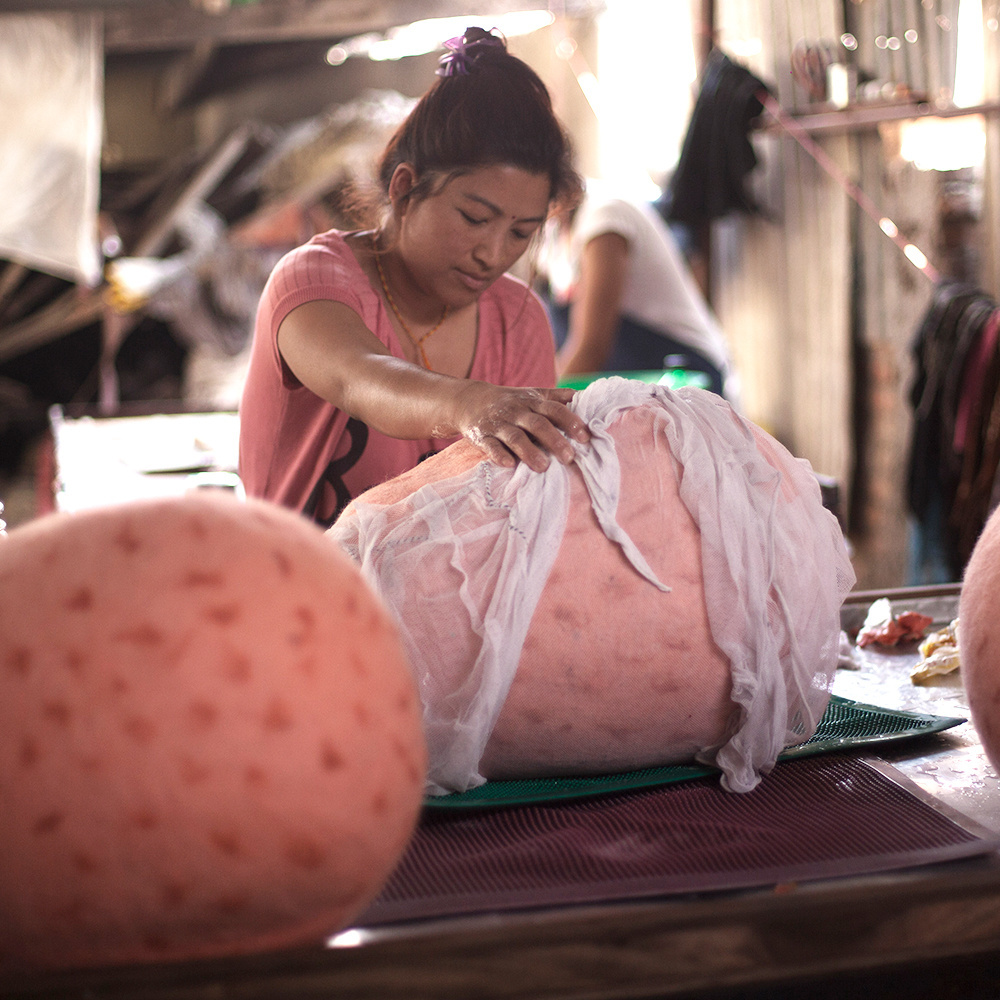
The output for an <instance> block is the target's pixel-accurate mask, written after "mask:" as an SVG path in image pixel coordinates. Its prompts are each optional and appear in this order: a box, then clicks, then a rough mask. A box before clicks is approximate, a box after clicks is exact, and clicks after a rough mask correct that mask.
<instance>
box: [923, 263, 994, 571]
mask: <svg viewBox="0 0 1000 1000" xmlns="http://www.w3.org/2000/svg"><path fill="white" fill-rule="evenodd" d="M996 309H997V305H996V303H995V302H994V300H993V299H992V298H991V297H990V296H988V295H986V294H985V293H984V292H982V291H980V290H979V289H977V288H975V287H973V286H970V285H967V284H963V283H961V282H956V281H953V280H945V281H942V282H940V283H939V284H938V285H937V287H936V288H935V290H934V295H933V298H932V300H931V303H930V305H929V307H928V309H927V311H926V313H925V314H924V317H923V320H922V321H921V324H920V326H919V328H918V330H917V333H916V336H915V338H914V341H913V345H912V353H913V359H914V365H915V375H914V380H913V384H912V386H911V389H910V403H911V405H912V408H913V427H912V432H911V439H910V449H909V459H908V465H907V481H906V500H907V505H908V507H909V510H910V512H911V514H912V515H913V516H914V518H915V520H916V530H917V532H918V533H921V532H922V533H924V534H925V535H933V536H935V537H934V538H933V539H929V540H928V539H925V540H924V541H930V542H932V543H933V544H929V545H925V546H924V548H925V550H931V549H933V550H936V551H939V552H940V553H941V556H942V558H943V560H944V562H945V566H946V569H947V574H948V578H949V579H951V580H959V579H961V575H962V570H963V569H964V566H965V562H966V561H967V559H968V556H969V553H970V551H971V548H970V545H969V539H970V538H973V539H974V538H975V537H977V536H978V533H979V531H980V530H981V528H982V523H983V520H984V514H983V511H982V507H983V503H982V492H983V487H982V486H981V485H979V486H977V488H976V489H973V483H979V482H980V481H981V479H982V465H981V460H982V456H983V454H984V445H982V444H980V443H978V441H979V438H980V437H981V436H982V435H984V434H985V425H986V424H988V423H989V413H990V410H991V407H990V406H989V405H987V406H986V407H985V408H984V400H983V399H978V400H975V401H974V400H972V399H970V398H969V392H970V391H975V392H976V393H977V394H979V393H983V392H985V391H987V390H988V389H989V387H991V386H993V387H995V382H994V379H995V377H996V374H995V373H994V372H993V369H992V361H991V357H989V356H986V357H982V356H980V354H981V350H980V349H981V347H982V346H983V342H982V338H983V337H984V335H987V334H988V332H989V331H990V329H991V322H992V321H993V318H994V314H995V312H996ZM970 358H972V359H974V361H975V364H976V365H977V366H978V372H979V375H978V377H977V378H975V379H971V380H970V378H969V374H970V370H969V361H970ZM998 416H1000V413H998ZM985 447H986V449H987V451H988V445H987V446H985ZM970 448H972V449H973V452H974V454H973V452H970V451H969V449H970ZM994 470H995V466H994ZM992 477H993V473H992V471H991V472H990V473H989V486H990V487H991V485H992ZM987 492H989V489H987ZM973 521H975V522H976V523H972V522H973ZM911 578H912V577H911Z"/></svg>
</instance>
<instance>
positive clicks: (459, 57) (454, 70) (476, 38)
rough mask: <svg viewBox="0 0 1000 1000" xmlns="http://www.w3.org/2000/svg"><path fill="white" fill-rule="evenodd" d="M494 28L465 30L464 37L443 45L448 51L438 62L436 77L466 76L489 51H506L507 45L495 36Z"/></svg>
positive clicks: (499, 36)
mask: <svg viewBox="0 0 1000 1000" xmlns="http://www.w3.org/2000/svg"><path fill="white" fill-rule="evenodd" d="M495 30H496V29H495V28H491V29H490V30H489V31H487V30H486V29H485V28H479V27H472V28H467V29H466V31H465V34H464V35H459V36H457V37H455V38H449V39H448V41H446V42H445V43H444V47H445V48H446V49H447V50H448V51H447V52H445V54H444V55H443V56H441V58H440V59H439V60H438V68H437V75H438V76H466V75H468V73H469V71H470V70H471V69H472V67H473V66H475V64H476V63H477V62H478V61H479V60H480V59H481V58H482V56H483V54H484V53H485V52H487V51H488V50H490V49H502V50H503V51H504V52H506V50H507V43H506V41H505V40H504V38H503V37H502V36H501V35H495V34H493V32H494V31H495Z"/></svg>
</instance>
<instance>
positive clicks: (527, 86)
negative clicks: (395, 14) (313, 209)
mask: <svg viewBox="0 0 1000 1000" xmlns="http://www.w3.org/2000/svg"><path fill="white" fill-rule="evenodd" d="M447 47H448V50H449V51H448V53H447V54H446V55H445V56H444V57H443V58H442V60H441V68H440V69H439V70H438V75H439V79H438V80H437V81H436V82H435V84H434V86H433V87H431V89H430V90H429V91H428V92H427V93H426V94H425V95H424V97H423V98H422V99H421V100H420V101H419V102H418V104H417V106H416V107H415V108H414V110H413V111H412V113H411V114H410V115H409V117H408V118H407V119H406V121H405V122H404V123H403V124H402V126H400V128H399V130H398V131H397V132H396V134H395V135H394V136H393V138H392V139H391V140H390V142H389V144H388V146H387V147H386V150H385V151H384V153H383V156H382V160H381V163H380V165H379V172H378V180H379V185H380V188H381V191H382V194H383V195H384V198H385V200H386V201H387V203H388V212H387V216H386V218H385V220H384V222H383V224H382V225H381V226H379V227H378V228H376V229H374V230H368V231H364V232H350V233H345V232H339V231H330V232H328V233H324V234H322V235H320V236H317V237H315V238H314V239H313V240H311V241H310V242H309V243H307V244H306V245H305V246H303V247H299V248H298V249H296V250H294V251H292V252H291V253H290V254H288V255H287V256H286V257H285V258H283V260H282V261H281V262H280V263H279V264H278V266H277V267H276V268H275V271H274V273H273V274H272V276H271V278H270V279H269V281H268V284H267V287H266V288H265V291H264V294H263V297H262V299H261V303H260V308H259V310H258V315H257V322H256V329H255V334H254V345H253V349H252V355H251V362H250V368H249V371H248V375H247V381H246V385H245V388H244V393H243V397H242V401H241V406H240V422H241V436H240V475H241V478H242V479H243V483H244V486H245V487H246V490H247V492H248V494H250V495H254V496H261V497H265V498H268V499H272V500H274V501H276V502H279V503H282V504H285V505H286V506H290V507H292V508H294V509H296V510H300V511H302V512H303V513H304V514H306V515H307V516H309V517H311V518H312V519H313V520H315V521H316V522H317V523H318V524H320V525H323V526H328V525H330V524H332V522H333V521H334V520H335V519H336V517H337V515H338V513H339V512H340V511H341V510H342V509H343V508H344V507H345V506H346V505H347V503H348V502H349V500H350V499H351V498H352V497H354V496H357V495H358V494H359V493H361V492H362V491H363V490H365V489H367V488H368V487H369V486H372V485H375V484H377V483H380V482H383V481H384V480H386V479H389V478H391V477H393V476H396V475H399V474H400V473H402V472H405V471H406V470H408V469H410V468H412V467H413V466H415V465H416V464H417V463H418V462H419V461H420V460H421V459H422V458H424V457H426V456H427V455H429V454H433V453H434V452H436V451H439V450H441V449H442V448H443V447H445V446H446V445H447V444H449V443H451V442H452V441H454V440H455V439H457V438H458V437H459V436H464V437H466V438H468V439H469V440H471V441H472V442H474V443H475V444H476V445H478V446H479V447H480V448H481V449H482V451H483V452H484V453H485V455H486V456H487V457H488V458H489V459H491V460H492V461H494V462H496V463H498V464H500V465H505V466H511V465H514V464H515V463H516V462H517V461H518V460H520V461H523V462H525V463H526V464H527V465H528V466H529V467H530V468H531V469H533V470H536V471H542V470H544V469H545V468H546V467H547V466H548V463H549V458H550V456H555V458H556V459H558V460H559V461H561V462H564V463H568V462H570V461H572V459H573V447H572V445H571V444H570V441H569V440H568V437H572V438H573V439H575V440H577V441H580V442H586V441H587V440H588V438H589V435H588V432H587V429H586V426H585V425H584V423H583V421H582V420H581V419H580V418H579V417H577V416H576V415H575V414H574V413H572V412H571V410H570V409H569V408H568V407H567V406H566V405H565V404H566V403H567V402H569V400H570V398H571V395H572V393H571V392H570V391H568V390H563V389H555V388H553V386H554V385H555V362H554V348H553V343H552V335H551V332H550V328H549V324H548V318H547V316H546V313H545V310H544V307H543V306H542V304H541V303H540V301H539V300H538V299H537V298H536V297H535V296H534V294H533V293H532V292H530V291H529V290H528V288H527V287H526V286H525V285H524V284H523V283H521V282H519V281H517V280H516V279H514V278H512V277H510V276H509V275H507V274H506V273H505V272H506V271H507V269H508V268H510V267H511V266H512V265H513V264H514V262H515V261H516V260H517V259H518V258H519V257H520V256H521V255H522V254H523V253H524V251H525V250H526V249H527V248H528V246H529V244H530V243H531V242H532V239H533V237H534V236H535V234H536V233H537V232H538V231H539V230H540V228H541V226H542V225H543V223H544V222H545V219H546V218H547V216H548V214H549V211H550V209H559V210H561V209H562V208H563V207H564V206H568V205H571V204H573V202H574V201H575V200H576V199H577V198H578V197H579V193H580V190H581V182H580V179H579V177H578V175H577V174H576V172H575V171H574V169H573V167H572V153H571V149H570V145H569V141H568V139H567V137H566V135H565V133H564V131H563V129H562V127H561V125H560V124H559V122H558V120H557V119H556V118H555V116H554V114H553V111H552V105H551V101H550V98H549V94H548V92H547V91H546V89H545V86H544V84H543V83H542V81H541V80H540V79H539V78H538V76H537V75H536V74H535V73H534V71H532V70H531V69H530V68H529V67H528V66H527V65H526V64H525V63H523V62H522V61H521V60H519V59H517V58H515V57H514V56H512V55H510V54H509V53H508V52H507V50H506V46H505V44H504V42H503V41H502V39H500V38H498V37H496V36H494V35H493V34H491V33H489V32H486V31H483V30H482V29H479V28H470V29H469V30H468V31H467V32H466V34H465V36H464V37H463V38H460V39H453V40H452V41H450V42H448V43H447Z"/></svg>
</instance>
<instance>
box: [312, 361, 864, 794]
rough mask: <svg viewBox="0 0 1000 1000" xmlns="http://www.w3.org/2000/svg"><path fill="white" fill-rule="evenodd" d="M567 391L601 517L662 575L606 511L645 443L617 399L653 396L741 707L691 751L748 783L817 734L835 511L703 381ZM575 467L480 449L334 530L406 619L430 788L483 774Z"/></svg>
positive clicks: (844, 586)
mask: <svg viewBox="0 0 1000 1000" xmlns="http://www.w3.org/2000/svg"><path fill="white" fill-rule="evenodd" d="M570 405H571V407H572V409H573V410H575V411H576V412H577V413H578V414H579V415H580V416H581V417H582V418H583V420H585V421H586V422H587V425H588V426H589V428H590V431H591V435H592V437H591V442H590V444H589V445H578V444H575V443H574V448H575V450H576V463H575V464H576V468H578V469H579V470H580V473H581V474H582V476H583V479H584V481H585V484H586V487H587V491H588V493H589V496H590V499H591V504H592V506H593V510H594V513H595V515H596V517H597V520H598V523H599V524H600V527H601V529H602V530H603V531H604V533H605V534H606V535H607V537H608V538H609V539H611V540H612V541H614V542H616V543H617V544H618V545H619V546H620V547H621V549H622V551H623V553H624V555H625V556H626V558H627V559H628V560H629V562H630V563H631V565H632V566H633V567H634V569H635V571H636V572H637V573H639V574H641V575H642V576H643V577H644V578H645V579H647V580H648V581H649V585H650V586H656V587H660V588H661V589H664V590H665V589H667V588H665V587H664V586H663V584H662V583H660V581H659V580H657V579H656V577H655V575H654V574H653V573H652V571H651V569H650V568H649V566H648V564H647V562H646V559H645V558H644V556H643V555H642V552H641V551H640V548H639V546H638V545H637V544H636V541H635V540H633V539H631V538H629V537H628V535H627V534H626V533H625V532H624V531H623V530H622V528H621V527H620V526H619V524H618V522H617V520H616V511H617V506H618V493H619V484H620V478H621V477H620V467H619V461H620V460H621V461H630V460H635V461H643V460H644V457H643V456H642V455H623V456H619V455H618V453H617V450H616V447H615V443H614V440H613V438H612V437H611V435H610V434H609V432H608V428H609V427H610V425H611V424H612V423H614V421H615V420H616V419H617V418H618V417H619V416H620V415H621V414H622V413H623V412H624V411H626V410H629V409H631V408H633V407H637V406H648V407H651V408H653V409H654V410H655V411H656V428H657V433H662V434H663V435H664V436H665V438H666V440H667V442H668V445H669V448H670V452H671V454H672V456H673V460H674V467H675V471H676V474H677V476H678V480H679V493H680V497H681V500H682V501H683V503H684V505H685V506H686V507H687V509H688V511H689V512H690V514H691V516H692V517H693V519H694V521H695V523H696V524H697V525H698V527H699V529H700V532H701V545H702V568H703V575H704V586H705V600H706V604H707V610H708V619H709V625H710V628H711V632H712V638H713V640H714V642H715V643H716V645H717V646H718V647H719V648H720V649H721V650H722V652H723V653H724V654H725V655H726V657H727V658H728V659H729V662H730V666H731V670H732V698H733V701H734V702H735V703H736V704H737V705H738V706H740V709H741V712H740V722H739V725H738V728H737V729H736V731H735V732H734V733H733V734H732V735H731V736H730V738H729V739H728V740H727V741H726V742H725V743H723V744H722V745H721V746H715V747H705V748H704V750H703V751H702V753H701V754H699V760H701V761H703V762H706V763H711V764H714V765H716V766H717V767H719V768H720V769H721V771H722V775H723V776H722V782H723V785H724V786H725V787H726V788H728V789H729V790H731V791H748V790H750V789H751V788H753V787H754V786H755V785H756V784H757V783H758V781H759V780H760V777H761V775H762V774H764V773H766V772H767V771H769V770H770V769H771V768H772V767H773V766H774V763H775V761H776V759H777V756H778V754H779V753H780V752H781V750H782V749H784V747H786V746H788V745H790V744H793V743H797V742H800V741H802V740H803V739H807V738H808V737H809V736H810V735H811V734H812V732H813V731H814V729H815V727H816V725H817V724H818V722H819V719H820V717H821V716H822V713H823V711H824V710H825V707H826V704H827V700H828V697H829V685H830V681H831V680H832V678H833V675H834V672H835V670H836V667H837V656H838V650H839V638H840V615H839V612H840V605H841V602H842V600H843V597H844V595H845V594H846V593H847V592H848V591H849V590H850V589H851V587H852V586H853V584H854V572H853V570H852V568H851V565H850V561H849V560H848V557H847V551H846V547H845V545H844V541H843V536H842V534H841V531H840V527H839V525H838V523H837V521H836V518H834V516H833V515H832V514H831V513H830V512H829V511H827V510H826V509H825V508H824V507H823V506H822V503H821V499H820V491H819V485H818V483H817V482H816V479H815V477H814V476H813V475H812V471H811V469H810V467H809V465H808V463H807V462H805V461H804V460H801V459H795V458H793V457H792V456H791V455H790V454H789V453H788V452H787V450H786V449H784V448H783V447H782V446H781V445H780V444H779V443H778V442H777V441H775V440H774V439H773V438H771V437H769V436H768V435H767V434H765V433H764V432H763V431H761V430H760V429H759V428H756V427H754V426H753V425H752V424H750V423H749V422H748V421H747V420H745V419H744V418H742V417H740V416H739V415H738V414H737V413H736V412H735V411H734V410H733V409H732V407H731V406H730V405H729V404H728V403H727V402H726V401H725V400H723V399H721V398H720V397H718V396H716V395H713V394H712V393H709V392H706V391H704V390H701V389H691V388H685V389H680V390H677V391H673V390H670V389H668V388H667V387H665V386H653V385H646V384H644V383H641V382H637V381H633V380H628V379H623V378H617V377H613V378H607V379H601V380H599V381H597V382H594V383H592V384H591V385H590V386H589V387H588V388H587V389H585V390H583V391H581V392H578V393H576V395H575V396H574V398H573V402H572V403H571V404H570ZM769 459H770V460H769ZM772 463H774V464H772ZM572 474H573V472H572V467H566V466H563V465H561V464H560V463H558V462H551V463H550V465H549V468H548V469H547V470H546V471H545V472H544V473H536V472H532V471H531V470H530V469H528V467H527V466H526V465H524V464H523V463H521V464H519V465H517V466H516V467H515V468H514V469H513V470H511V469H503V468H500V467H499V466H496V465H494V464H492V463H491V462H488V461H485V460H484V461H483V462H481V463H480V464H478V465H477V466H475V467H474V468H472V469H470V470H469V471H468V472H466V473H463V474H461V475H458V476H454V477H452V478H450V479H445V480H441V481H439V482H435V483H430V484H428V485H425V486H423V487H421V488H420V489H419V490H417V491H416V492H415V493H413V494H411V495H410V496H409V497H407V498H406V499H405V500H402V501H400V502H398V503H395V504H391V505H389V506H377V505H374V504H370V503H366V502H365V501H364V499H363V498H361V499H359V500H357V501H355V502H354V504H353V505H352V507H351V513H350V515H349V516H345V517H342V518H341V519H340V520H339V521H338V522H337V523H336V524H334V525H333V527H332V528H331V529H330V532H329V534H330V536H331V538H332V539H333V540H334V541H336V542H337V543H338V544H339V545H341V546H342V547H343V548H344V549H345V550H346V551H347V552H348V553H349V554H350V555H351V556H352V557H353V558H354V559H355V560H356V561H357V562H358V563H359V564H360V566H361V570H362V573H363V575H364V577H365V578H366V580H367V581H368V582H369V584H371V586H373V587H374V589H375V590H376V591H377V593H378V594H379V595H380V597H381V598H382V599H383V601H385V603H386V604H387V605H388V607H389V608H390V609H391V611H392V612H393V613H394V615H395V617H396V619H397V621H398V622H399V625H400V629H401V632H402V636H403V641H404V643H405V645H406V648H407V652H408V654H409V657H410V663H411V666H412V669H413V671H414V674H415V677H416V680H417V683H418V686H419V689H420V695H421V698H422V701H423V708H424V725H425V732H426V736H427V741H428V747H429V754H430V770H429V776H428V791H429V792H430V793H432V794H442V793H446V792H449V791H463V790H465V789H468V788H472V787H475V786H476V785H479V784H482V783H483V781H484V779H483V777H482V776H481V775H480V774H479V761H480V759H481V757H482V754H483V751H484V749H485V747H486V744H487V741H488V740H489V737H490V733H491V732H492V730H493V726H494V724H495V722H496V720H497V717H498V716H499V714H500V710H501V709H502V707H503V704H504V700H505V699H506V696H507V691H508V690H509V688H510V684H511V681H512V680H513V677H514V673H515V671H516V670H517V665H518V662H519V660H520V657H521V649H522V645H523V643H524V639H525V635H526V634H527V631H528V626H529V625H530V623H531V620H532V616H533V615H534V611H535V606H536V604H537V603H538V598H539V595H540V594H541V592H542V589H543V588H544V586H545V583H546V580H547V578H548V574H549V570H550V569H551V567H552V564H553V562H554V560H555V557H556V554H557V552H558V550H559V546H560V543H561V540H562V536H563V531H564V528H565V524H566V516H567V507H568V502H569V483H570V480H569V477H570V475H572ZM640 541H641V543H642V545H645V546H650V545H655V543H656V540H655V539H652V538H647V539H642V540H640ZM442 546H443V547H446V550H447V552H448V553H449V558H448V565H449V567H450V577H449V579H441V578H440V577H439V576H434V578H429V575H428V573H427V572H426V571H425V570H422V568H421V567H422V565H424V566H425V565H426V558H427V555H428V553H429V552H430V551H432V550H434V549H439V547H442Z"/></svg>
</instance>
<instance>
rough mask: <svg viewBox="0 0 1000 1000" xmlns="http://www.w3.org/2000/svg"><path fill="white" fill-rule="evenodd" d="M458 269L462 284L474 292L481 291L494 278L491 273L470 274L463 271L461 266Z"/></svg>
mask: <svg viewBox="0 0 1000 1000" xmlns="http://www.w3.org/2000/svg"><path fill="white" fill-rule="evenodd" d="M456 271H457V274H458V278H459V280H460V281H461V282H462V284H463V285H465V287H466V288H468V289H469V290H470V291H473V292H481V291H482V290H483V289H484V288H486V286H487V285H489V284H490V282H491V281H492V280H493V279H492V278H491V277H490V276H489V275H483V274H469V272H468V271H463V270H461V269H460V268H457V269H456Z"/></svg>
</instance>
